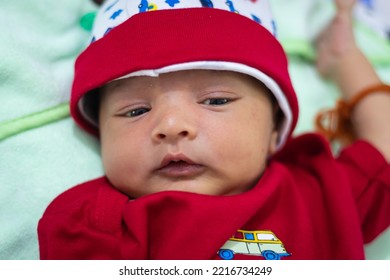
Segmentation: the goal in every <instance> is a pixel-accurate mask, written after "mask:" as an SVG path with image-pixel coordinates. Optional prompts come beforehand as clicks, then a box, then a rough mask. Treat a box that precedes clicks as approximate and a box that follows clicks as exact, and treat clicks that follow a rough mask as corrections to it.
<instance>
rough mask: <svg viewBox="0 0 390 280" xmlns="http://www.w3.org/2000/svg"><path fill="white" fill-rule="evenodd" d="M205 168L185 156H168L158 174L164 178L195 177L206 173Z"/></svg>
mask: <svg viewBox="0 0 390 280" xmlns="http://www.w3.org/2000/svg"><path fill="white" fill-rule="evenodd" d="M204 169H205V167H204V166H203V165H201V164H197V163H195V162H193V161H192V160H191V159H189V158H187V157H186V156H185V155H182V154H180V155H167V156H166V157H164V159H163V161H162V162H161V165H160V167H159V168H158V169H157V170H156V171H157V173H159V174H160V175H162V176H164V177H171V178H176V177H194V176H196V175H199V174H200V173H202V172H203V171H204Z"/></svg>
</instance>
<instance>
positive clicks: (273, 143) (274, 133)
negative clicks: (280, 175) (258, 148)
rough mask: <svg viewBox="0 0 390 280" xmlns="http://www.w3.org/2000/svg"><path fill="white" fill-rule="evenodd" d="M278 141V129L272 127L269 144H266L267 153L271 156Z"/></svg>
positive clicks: (275, 149)
mask: <svg viewBox="0 0 390 280" xmlns="http://www.w3.org/2000/svg"><path fill="white" fill-rule="evenodd" d="M278 143H279V131H278V130H277V129H274V130H273V131H272V134H271V137H270V141H269V146H268V155H269V156H272V155H273V154H274V153H276V151H277V146H278Z"/></svg>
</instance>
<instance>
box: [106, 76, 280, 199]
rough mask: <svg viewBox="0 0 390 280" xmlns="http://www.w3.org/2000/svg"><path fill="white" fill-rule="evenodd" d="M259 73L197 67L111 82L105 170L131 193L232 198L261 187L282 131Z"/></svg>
mask: <svg viewBox="0 0 390 280" xmlns="http://www.w3.org/2000/svg"><path fill="white" fill-rule="evenodd" d="M273 119H274V118H273V106H272V104H271V100H270V98H269V96H268V92H267V91H266V90H265V89H264V88H263V86H262V85H261V84H260V83H259V82H257V81H255V80H254V79H253V78H251V77H249V76H246V75H243V74H239V73H234V72H228V71H207V70H191V71H180V72H173V73H168V74H163V75H160V76H159V77H144V76H143V77H131V78H127V79H123V80H118V81H114V82H112V83H110V84H108V85H107V86H105V87H104V89H103V91H102V96H101V106H100V112H99V128H100V134H101V145H102V157H103V164H104V168H105V172H106V175H107V177H108V179H109V180H110V181H111V183H112V184H113V185H114V186H115V187H116V188H118V189H119V190H120V191H122V192H124V193H126V194H127V195H129V196H131V197H140V196H143V195H146V194H151V193H156V192H161V191H167V190H175V191H186V192H193V193H199V194H208V195H232V194H237V193H241V192H244V191H246V190H248V189H250V188H251V187H253V186H254V184H256V182H257V181H258V180H259V178H260V176H261V174H262V173H263V171H264V169H265V166H266V161H267V157H268V156H269V155H270V154H272V153H273V152H274V150H275V146H276V141H277V132H276V131H275V125H274V121H273Z"/></svg>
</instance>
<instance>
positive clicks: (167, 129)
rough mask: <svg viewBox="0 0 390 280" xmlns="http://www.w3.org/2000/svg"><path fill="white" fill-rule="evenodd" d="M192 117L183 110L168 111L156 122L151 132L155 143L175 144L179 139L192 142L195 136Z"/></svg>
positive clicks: (195, 131)
mask: <svg viewBox="0 0 390 280" xmlns="http://www.w3.org/2000/svg"><path fill="white" fill-rule="evenodd" d="M193 118H194V117H193V116H191V113H190V112H185V110H184V109H179V110H169V112H167V113H165V114H163V116H162V117H161V118H160V119H158V120H157V122H156V123H157V124H156V126H155V128H154V129H153V131H152V138H153V140H154V141H155V142H177V141H180V140H181V139H189V140H192V139H194V138H195V137H196V135H197V129H196V125H195V121H194V119H193Z"/></svg>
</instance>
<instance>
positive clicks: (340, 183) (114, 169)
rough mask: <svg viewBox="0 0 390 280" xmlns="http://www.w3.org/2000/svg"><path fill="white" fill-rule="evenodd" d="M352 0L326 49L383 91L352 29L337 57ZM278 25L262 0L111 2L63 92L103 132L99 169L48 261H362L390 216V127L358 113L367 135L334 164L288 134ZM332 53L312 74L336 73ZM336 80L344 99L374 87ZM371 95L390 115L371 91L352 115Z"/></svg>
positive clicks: (52, 214)
mask: <svg viewBox="0 0 390 280" xmlns="http://www.w3.org/2000/svg"><path fill="white" fill-rule="evenodd" d="M339 2H340V1H338V2H337V3H338V4H339ZM352 4H353V3H352V2H351V3H350V4H348V5H346V6H342V5H340V6H339V12H338V17H336V19H339V18H341V26H343V27H345V28H344V30H341V31H340V30H339V31H337V30H336V29H338V28H331V30H330V31H329V32H330V33H331V35H329V34H328V35H326V36H325V35H324V39H323V42H325V43H324V44H326V43H329V42H330V43H329V44H330V45H331V46H330V47H329V46H328V48H327V49H328V50H331V51H330V52H329V51H327V50H326V49H323V50H322V51H321V57H327V56H329V55H330V54H331V55H333V56H335V57H336V58H344V57H346V56H349V55H351V54H352V55H355V58H356V57H357V58H356V59H357V62H355V63H360V64H359V65H360V66H364V67H365V69H366V68H367V69H369V70H367V71H366V72H367V73H369V74H370V75H373V76H372V77H373V78H372V79H371V78H368V83H367V85H373V84H378V83H380V80H379V78H378V77H377V76H376V74H373V73H372V72H370V71H372V68H371V66H370V65H369V64H365V63H366V61H365V60H364V57H361V56H360V51H359V50H358V49H357V48H355V47H354V46H355V43H354V41H353V38H352V39H351V40H349V41H348V40H347V39H345V42H346V43H345V45H346V46H347V48H346V49H345V50H344V49H342V50H339V49H337V50H336V52H335V53H336V55H334V53H333V49H332V47H333V46H334V45H338V44H334V43H332V40H334V37H337V38H338V35H337V33H342V32H345V34H352V27H351V25H350V10H351V9H352ZM339 21H340V20H339ZM274 34H275V24H274V21H273V19H272V16H271V13H270V9H269V4H268V2H267V1H264V0H263V1H255V0H252V1H249V0H246V1H245V0H236V1H217V0H214V1H196V0H187V1H163V0H156V1H153V3H151V2H149V1H128V0H115V1H106V2H105V3H104V4H103V5H102V7H101V9H100V11H99V13H98V15H97V18H96V22H95V26H94V30H93V39H92V43H91V45H90V46H89V47H88V48H87V49H86V50H85V51H84V52H83V53H82V54H81V55H80V56H79V58H78V59H77V62H76V66H75V79H74V84H73V89H72V100H71V112H72V116H73V118H74V119H75V121H76V122H77V123H78V124H79V125H80V126H81V127H82V128H83V129H85V130H86V131H88V132H91V133H93V134H95V135H97V136H99V138H100V141H101V150H102V160H103V164H104V170H105V176H104V177H102V178H99V179H96V180H93V181H89V182H86V183H84V184H81V185H78V186H76V187H74V188H72V189H70V190H68V191H66V192H65V193H63V194H61V195H60V196H59V197H57V198H56V199H55V200H54V201H53V202H52V203H51V205H50V206H49V207H48V208H47V210H46V212H45V214H44V216H43V217H42V219H41V221H40V223H39V227H38V234H39V242H40V254H41V258H42V259H232V258H235V259H281V258H286V259H363V258H364V251H363V244H364V242H369V241H371V240H372V239H374V238H375V237H376V236H377V235H378V234H379V233H381V232H382V231H383V230H385V229H386V228H387V227H388V225H389V223H390V218H389V215H388V213H389V210H390V208H389V207H390V191H389V190H390V177H389V176H388V174H389V171H390V166H389V164H388V163H387V162H386V159H387V160H389V158H390V154H389V153H388V142H386V141H383V139H385V138H383V136H382V135H383V134H384V135H385V136H384V137H387V136H386V133H382V134H380V133H378V134H380V136H374V139H372V138H371V135H373V134H372V133H367V130H366V129H365V123H364V121H362V122H361V121H359V125H358V127H359V128H358V129H356V136H357V137H358V138H363V139H365V140H356V141H355V142H354V143H353V144H352V145H350V146H348V147H346V148H345V149H344V150H343V151H342V153H341V154H340V156H339V157H338V158H337V159H335V158H334V157H333V155H332V153H331V150H330V148H329V145H328V143H327V142H326V141H325V139H324V138H323V137H321V136H319V135H317V134H307V135H303V136H300V137H298V138H292V136H291V134H292V131H293V129H294V127H295V125H296V122H297V119H298V105H297V99H296V95H295V92H294V89H293V86H292V84H291V81H290V77H289V74H288V69H287V59H286V55H285V53H284V51H283V48H282V46H281V45H280V43H279V42H278V41H277V40H276V38H275V37H274ZM335 34H336V35H335ZM341 38H344V37H341ZM341 40H342V41H343V40H344V39H341ZM343 42H344V41H343ZM324 44H323V45H324ZM350 46H352V47H353V48H352V51H351V52H350V50H351V48H349V47H350ZM345 53H348V55H346V54H345ZM332 58H333V57H332ZM326 61H331V62H332V63H328V62H326ZM340 61H341V60H338V59H336V60H332V59H328V58H326V59H325V60H322V59H321V60H319V68H320V69H321V72H322V73H324V74H328V70H329V69H331V70H329V72H332V71H334V70H335V69H337V70H339V72H338V73H339V74H340V75H341V76H342V75H343V73H344V72H343V71H344V70H343V69H344V68H346V66H345V64H344V63H342V62H340ZM339 62H340V63H339ZM338 63H339V64H338ZM320 64H321V65H320ZM343 67H344V68H343ZM370 77H371V76H370ZM366 80H367V79H366ZM340 83H344V84H342V86H344V87H345V88H343V87H342V89H343V91H344V92H346V96H347V97H348V98H350V97H351V96H353V94H356V93H357V92H360V91H361V90H362V89H363V88H365V87H366V86H367V85H366V84H363V83H361V84H360V86H359V85H356V84H359V83H357V82H354V83H355V86H353V87H352V86H351V87H347V86H345V85H346V84H348V83H349V82H344V80H343V81H340ZM380 86H381V87H380V88H379V89H377V87H375V89H374V90H371V92H374V91H375V92H379V93H382V92H384V93H386V92H387V90H388V89H386V86H382V84H380ZM376 98H379V100H375V99H376ZM376 102H380V103H384V104H385V105H383V106H387V107H383V108H387V109H386V110H388V108H389V99H388V96H386V95H385V94H376V95H375V96H374V95H373V96H370V97H367V98H365V99H364V100H362V101H361V102H360V103H359V106H358V107H357V108H356V110H354V112H353V113H354V114H353V116H354V117H356V118H357V119H359V118H360V116H361V115H363V116H364V119H365V118H366V117H370V116H371V113H366V110H371V108H372V106H373V105H375V103H376ZM386 102H387V104H386ZM370 103H371V104H370ZM364 107H366V108H364ZM371 111H372V110H371ZM374 120H375V116H374ZM386 125H387V124H385V126H383V127H381V129H383V128H385V127H386V128H387V129H388V126H386ZM366 135H368V136H367V137H366Z"/></svg>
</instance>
